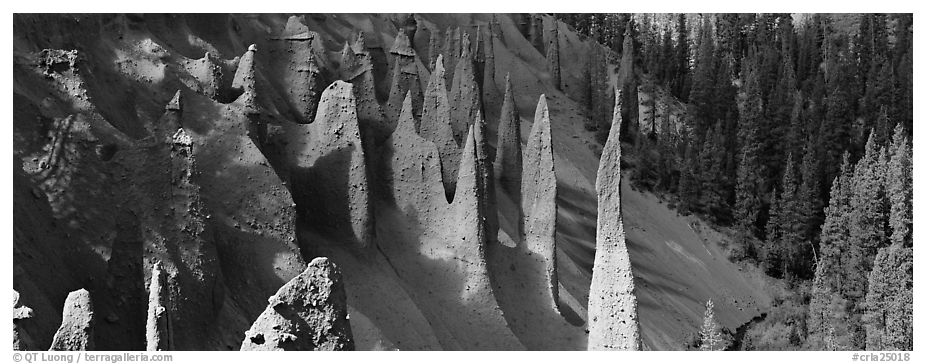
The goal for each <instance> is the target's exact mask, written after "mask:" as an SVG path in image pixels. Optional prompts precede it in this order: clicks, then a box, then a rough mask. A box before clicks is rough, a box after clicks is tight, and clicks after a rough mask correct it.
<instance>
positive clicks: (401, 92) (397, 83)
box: [386, 32, 424, 133]
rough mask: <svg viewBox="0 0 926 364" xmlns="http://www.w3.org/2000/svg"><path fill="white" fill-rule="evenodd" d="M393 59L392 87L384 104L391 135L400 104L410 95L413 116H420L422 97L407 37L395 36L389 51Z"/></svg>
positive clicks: (416, 67)
mask: <svg viewBox="0 0 926 364" xmlns="http://www.w3.org/2000/svg"><path fill="white" fill-rule="evenodd" d="M390 52H391V53H392V55H393V59H394V62H393V63H394V68H393V71H392V85H391V86H390V88H389V101H388V102H387V104H386V117H387V120H389V125H388V127H387V129H388V131H389V132H390V133H391V132H392V130H393V129H395V123H396V122H397V121H398V119H399V114H400V113H401V111H402V109H401V107H402V103H403V101H404V100H405V98H406V96H407V95H408V94H409V93H410V96H411V98H412V99H411V100H412V107H413V108H414V110H413V111H414V114H416V115H421V102H422V99H423V97H424V95H423V93H422V91H421V81H420V80H419V79H418V64H417V62H416V59H415V58H416V57H415V50H414V49H412V48H411V46H410V44H409V41H408V37H407V36H405V34H404V33H401V32H400V33H399V34H398V35H397V36H396V41H395V44H393V45H392V50H391V51H390Z"/></svg>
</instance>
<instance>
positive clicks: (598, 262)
mask: <svg viewBox="0 0 926 364" xmlns="http://www.w3.org/2000/svg"><path fill="white" fill-rule="evenodd" d="M620 96H621V93H620V91H617V92H616V93H615V101H614V102H615V107H614V114H613V118H614V121H613V122H612V125H613V127H612V128H611V131H610V133H609V135H608V142H607V143H606V144H605V147H604V150H603V151H602V154H601V161H600V162H599V164H598V178H597V180H596V181H595V189H596V191H597V193H598V228H597V232H596V236H595V244H596V247H595V264H594V267H593V268H592V284H591V288H590V289H589V298H588V330H589V334H588V349H589V350H641V338H640V323H639V321H638V319H637V298H636V294H635V292H634V282H633V271H632V269H631V264H630V253H629V251H628V250H627V243H626V241H625V240H624V239H625V237H624V224H623V217H622V214H621V170H620V160H621V149H620V127H619V125H620V123H621V103H620Z"/></svg>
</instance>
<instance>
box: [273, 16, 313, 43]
mask: <svg viewBox="0 0 926 364" xmlns="http://www.w3.org/2000/svg"><path fill="white" fill-rule="evenodd" d="M312 33H313V32H312V31H310V30H309V27H307V26H306V25H305V24H303V23H302V17H301V16H296V15H293V16H290V17H289V18H287V19H286V25H285V26H284V27H283V32H282V34H280V38H279V39H281V40H312V39H313V38H315V35H314V34H312Z"/></svg>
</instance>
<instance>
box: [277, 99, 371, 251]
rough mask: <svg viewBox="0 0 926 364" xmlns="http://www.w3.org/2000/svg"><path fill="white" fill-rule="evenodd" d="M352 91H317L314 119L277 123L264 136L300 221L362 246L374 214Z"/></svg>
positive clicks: (369, 238) (336, 237) (317, 229)
mask: <svg viewBox="0 0 926 364" xmlns="http://www.w3.org/2000/svg"><path fill="white" fill-rule="evenodd" d="M356 87H358V86H357V85H351V84H349V83H346V82H343V81H335V82H334V83H332V84H331V85H330V86H328V87H327V88H326V89H325V91H324V92H322V97H321V102H320V103H319V106H318V112H317V113H316V115H315V121H314V122H313V123H312V124H308V125H299V124H293V123H282V124H280V126H279V128H278V129H275V130H274V131H273V132H272V133H271V135H270V136H269V139H270V140H271V142H270V144H268V147H267V152H268V158H269V159H270V160H271V161H272V162H273V163H274V166H275V167H276V168H277V170H278V171H281V173H282V174H284V175H285V176H287V177H286V178H287V179H288V181H289V184H290V186H289V187H290V190H291V191H292V193H293V198H294V199H295V201H296V203H297V206H298V209H299V213H300V216H301V219H302V220H304V221H305V223H306V224H307V225H308V227H309V228H311V229H314V230H316V231H318V232H321V233H324V234H327V236H329V237H331V238H332V239H336V240H340V241H343V242H345V243H347V244H351V245H353V246H356V247H366V246H369V245H370V244H371V243H372V241H373V216H372V213H371V205H370V185H369V181H368V179H367V173H368V172H367V161H366V158H365V148H366V145H365V144H364V142H363V141H362V140H361V132H360V125H359V121H358V118H357V111H356V110H357V108H356V102H355V100H356V99H355V98H354V94H355V93H354V92H353V89H354V88H356ZM305 248H308V247H305Z"/></svg>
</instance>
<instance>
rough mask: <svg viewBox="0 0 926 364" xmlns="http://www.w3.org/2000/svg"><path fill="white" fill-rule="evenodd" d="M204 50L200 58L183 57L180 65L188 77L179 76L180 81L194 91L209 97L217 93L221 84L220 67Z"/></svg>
mask: <svg viewBox="0 0 926 364" xmlns="http://www.w3.org/2000/svg"><path fill="white" fill-rule="evenodd" d="M212 57H213V56H212V54H211V53H209V52H206V54H205V55H204V56H203V58H200V59H184V60H183V61H181V63H180V65H181V66H182V67H183V69H184V71H186V73H187V74H188V75H189V76H190V77H183V76H181V77H180V81H181V82H183V84H184V85H186V86H187V87H189V88H190V89H191V90H193V91H195V92H199V93H200V94H203V95H205V96H207V97H210V98H215V97H216V96H217V95H218V94H219V89H220V87H221V84H222V68H221V67H219V65H217V64H216V63H215V61H214V60H213V59H212Z"/></svg>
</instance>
